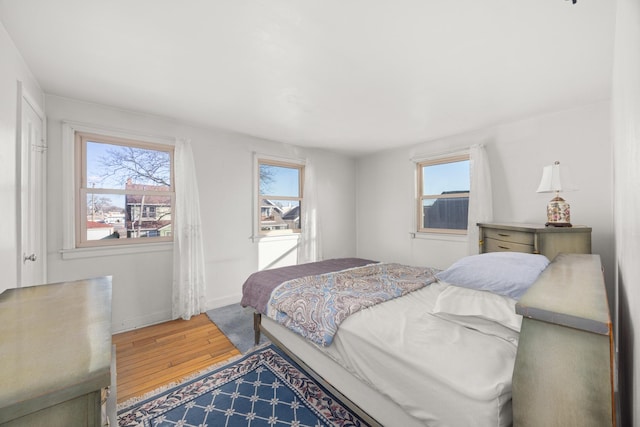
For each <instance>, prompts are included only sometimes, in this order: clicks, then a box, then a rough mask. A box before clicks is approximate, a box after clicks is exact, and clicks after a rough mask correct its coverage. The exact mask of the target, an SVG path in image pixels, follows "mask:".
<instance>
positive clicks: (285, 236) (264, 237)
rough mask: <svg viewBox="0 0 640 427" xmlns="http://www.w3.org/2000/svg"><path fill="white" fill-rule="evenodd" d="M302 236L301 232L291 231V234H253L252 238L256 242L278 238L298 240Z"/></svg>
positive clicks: (276, 239) (272, 240)
mask: <svg viewBox="0 0 640 427" xmlns="http://www.w3.org/2000/svg"><path fill="white" fill-rule="evenodd" d="M299 237H300V233H291V234H279V235H277V234H273V235H260V236H251V240H252V241H253V242H254V243H255V242H261V241H263V240H264V241H270V242H275V241H278V240H298V238H299Z"/></svg>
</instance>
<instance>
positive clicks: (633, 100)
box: [613, 0, 640, 426]
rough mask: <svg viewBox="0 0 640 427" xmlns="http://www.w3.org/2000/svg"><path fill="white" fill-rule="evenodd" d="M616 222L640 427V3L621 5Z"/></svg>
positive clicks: (622, 345) (623, 381)
mask: <svg viewBox="0 0 640 427" xmlns="http://www.w3.org/2000/svg"><path fill="white" fill-rule="evenodd" d="M617 6H618V11H617V20H616V23H617V27H616V47H615V66H614V70H615V72H614V91H613V99H614V101H613V105H614V109H613V111H614V117H613V119H614V120H613V121H614V135H615V138H614V152H615V157H614V158H615V177H614V182H615V223H616V229H615V231H616V258H617V269H618V271H617V273H618V274H617V279H618V283H617V285H618V300H617V304H618V323H619V325H620V326H619V327H618V335H617V336H616V338H617V345H618V348H619V362H620V363H619V374H618V378H619V383H620V387H619V388H620V402H621V405H622V407H621V411H620V416H621V423H620V424H619V425H622V426H640V339H638V338H639V336H640V331H639V329H638V325H640V310H639V308H640V286H639V285H640V54H639V52H640V4H639V3H638V2H637V1H636V0H620V1H618V2H617Z"/></svg>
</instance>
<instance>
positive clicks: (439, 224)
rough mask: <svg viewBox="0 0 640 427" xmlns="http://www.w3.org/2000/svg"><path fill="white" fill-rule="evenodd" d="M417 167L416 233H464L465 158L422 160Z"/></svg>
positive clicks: (466, 197) (467, 185)
mask: <svg viewBox="0 0 640 427" xmlns="http://www.w3.org/2000/svg"><path fill="white" fill-rule="evenodd" d="M417 167H418V171H417V177H418V186H417V187H418V215H417V218H418V224H417V230H418V232H423V233H449V234H466V232H467V223H468V218H469V189H470V186H471V181H470V171H469V155H459V156H451V157H445V158H438V159H434V160H424V161H421V162H419V163H418V165H417Z"/></svg>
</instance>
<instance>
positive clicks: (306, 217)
mask: <svg viewBox="0 0 640 427" xmlns="http://www.w3.org/2000/svg"><path fill="white" fill-rule="evenodd" d="M315 175H316V174H315V168H314V166H313V163H312V162H311V161H310V160H307V161H306V162H305V167H304V186H303V189H302V191H303V202H302V209H301V210H300V211H301V224H300V225H301V227H302V232H301V234H300V236H299V238H298V239H299V240H298V264H302V263H305V262H313V261H319V260H320V253H321V240H322V239H321V228H320V220H319V215H318V197H317V188H316V176H315Z"/></svg>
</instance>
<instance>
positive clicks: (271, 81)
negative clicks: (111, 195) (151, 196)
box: [0, 0, 615, 154]
mask: <svg viewBox="0 0 640 427" xmlns="http://www.w3.org/2000/svg"><path fill="white" fill-rule="evenodd" d="M614 12H615V2H613V1H609V0H578V3H577V4H572V2H571V1H566V0H455V1H454V0H396V1H392V0H289V1H284V0H255V1H248V0H180V1H178V0H55V1H52V0H0V19H1V20H2V22H3V23H4V26H5V28H6V29H7V31H8V33H9V35H10V36H11V38H12V39H13V41H14V43H15V44H16V46H17V47H18V49H19V50H20V52H21V53H22V55H23V57H24V59H25V61H26V62H27V64H28V66H29V67H30V69H31V71H32V72H33V73H34V75H35V77H36V79H37V80H38V81H39V83H40V85H41V87H42V89H43V90H44V91H45V92H46V93H49V94H55V95H61V96H65V97H70V98H75V99H79V100H84V101H90V102H96V103H100V104H105V105H110V106H114V107H119V108H124V109H128V110H134V111H141V112H147V113H152V114H156V115H161V116H166V117H170V118H174V119H177V120H180V121H185V122H187V123H191V124H195V125H199V126H205V127H218V128H224V129H229V130H233V131H237V132H241V133H245V134H249V135H253V136H257V137H261V138H266V139H270V140H276V141H283V142H288V143H292V144H296V145H301V146H315V147H325V148H329V149H338V150H344V151H346V152H350V153H355V154H358V153H366V152H370V151H375V150H379V149H383V148H387V147H394V146H400V145H408V144H413V143H417V142H423V141H429V140H433V139H436V138H439V137H443V136H446V135H451V134H457V133H461V132H465V131H470V130H474V129H479V128H484V127H488V126H492V125H495V124H497V123H501V122H506V121H512V120H516V119H518V118H522V117H527V116H531V115H536V114H541V113H544V112H547V111H554V110H561V109H566V108H571V107H574V106H578V105H583V104H587V103H591V102H597V101H602V100H605V99H608V98H609V97H610V91H611V72H612V70H611V67H612V58H613V36H614V20H615V19H614V15H615V13H614Z"/></svg>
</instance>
